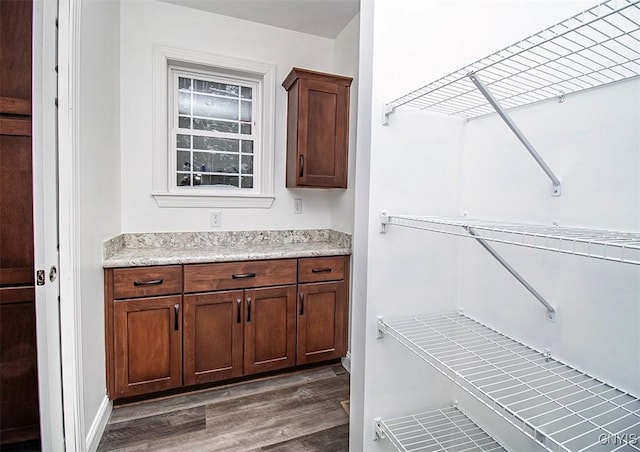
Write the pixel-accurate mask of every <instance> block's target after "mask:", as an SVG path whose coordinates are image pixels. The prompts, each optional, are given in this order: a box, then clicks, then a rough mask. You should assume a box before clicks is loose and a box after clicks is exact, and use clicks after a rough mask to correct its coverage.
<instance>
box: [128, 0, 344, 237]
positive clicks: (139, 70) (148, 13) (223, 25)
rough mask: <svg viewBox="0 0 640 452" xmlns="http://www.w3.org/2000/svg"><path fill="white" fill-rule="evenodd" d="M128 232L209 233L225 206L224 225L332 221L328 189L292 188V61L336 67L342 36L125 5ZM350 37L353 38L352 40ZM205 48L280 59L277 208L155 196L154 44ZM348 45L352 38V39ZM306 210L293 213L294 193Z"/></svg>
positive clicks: (167, 7) (324, 224)
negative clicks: (162, 202) (288, 172)
mask: <svg viewBox="0 0 640 452" xmlns="http://www.w3.org/2000/svg"><path fill="white" fill-rule="evenodd" d="M120 38H121V41H120V46H121V71H120V78H121V105H122V108H121V125H122V231H123V232H155V231H201V230H208V229H210V226H209V223H210V219H209V213H210V212H211V211H212V210H216V211H221V212H222V227H221V228H220V229H221V230H237V229H241V230H251V229H308V228H328V227H330V226H331V205H330V194H329V192H328V191H327V190H313V189H304V190H303V189H296V190H288V189H286V188H285V156H286V136H285V134H286V122H285V121H286V101H287V98H286V91H285V90H284V88H282V87H281V86H280V83H281V82H282V80H284V78H285V77H286V76H287V74H288V73H289V71H290V70H291V68H292V67H294V66H297V67H302V68H306V69H313V70H318V71H324V72H333V71H334V64H335V61H334V41H333V40H332V39H326V38H320V37H317V36H312V35H308V34H304V33H298V32H293V31H289V30H285V29H281V28H276V27H271V26H267V25H262V24H257V23H252V22H247V21H244V20H240V19H235V18H230V17H226V16H221V15H217V14H211V13H206V12H202V11H196V10H192V9H188V8H184V7H180V6H176V5H172V4H167V3H161V2H157V1H153V0H143V1H124V2H123V3H122V8H121V34H120ZM347 39H348V38H345V41H346V40H347ZM154 43H161V44H164V45H168V46H173V47H178V48H184V49H192V50H199V51H204V52H208V53H217V54H222V55H230V56H234V57H238V58H244V59H249V60H255V61H262V62H266V63H271V64H275V65H277V75H276V82H277V83H278V85H277V86H276V111H275V114H276V133H275V196H276V200H275V202H274V204H273V206H272V207H271V209H218V208H216V209H208V208H159V207H158V206H157V205H156V203H155V201H154V200H153V198H152V197H151V142H152V129H151V116H152V115H151V112H152V86H151V81H152V73H151V69H152V45H153V44H154ZM345 48H346V44H345ZM294 198H302V199H303V213H302V214H301V215H294V214H293V199H294Z"/></svg>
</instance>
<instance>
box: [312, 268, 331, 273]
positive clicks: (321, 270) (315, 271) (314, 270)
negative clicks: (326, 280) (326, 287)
mask: <svg viewBox="0 0 640 452" xmlns="http://www.w3.org/2000/svg"><path fill="white" fill-rule="evenodd" d="M331 270H333V269H332V268H331V267H327V268H314V269H312V270H311V273H331Z"/></svg>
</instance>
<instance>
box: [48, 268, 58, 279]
mask: <svg viewBox="0 0 640 452" xmlns="http://www.w3.org/2000/svg"><path fill="white" fill-rule="evenodd" d="M57 276H58V269H57V268H56V266H55V265H52V266H51V269H50V270H49V281H51V282H54V281H55V280H56V277H57Z"/></svg>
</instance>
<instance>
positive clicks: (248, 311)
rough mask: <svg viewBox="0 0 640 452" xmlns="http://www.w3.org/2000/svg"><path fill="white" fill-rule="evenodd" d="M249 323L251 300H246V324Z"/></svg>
mask: <svg viewBox="0 0 640 452" xmlns="http://www.w3.org/2000/svg"><path fill="white" fill-rule="evenodd" d="M249 322H251V298H247V323H249Z"/></svg>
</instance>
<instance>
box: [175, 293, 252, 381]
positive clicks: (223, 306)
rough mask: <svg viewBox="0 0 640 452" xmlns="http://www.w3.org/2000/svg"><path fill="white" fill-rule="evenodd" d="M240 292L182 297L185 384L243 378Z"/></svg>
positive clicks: (242, 316)
mask: <svg viewBox="0 0 640 452" xmlns="http://www.w3.org/2000/svg"><path fill="white" fill-rule="evenodd" d="M242 301H243V292H242V290H236V291H233V292H216V293H209V294H202V295H185V297H184V384H185V385H192V384H200V383H208V382H211V381H218V380H224V379H227V378H234V377H239V376H241V375H242V340H243V337H242V336H243V325H244V320H243V319H244V315H243V312H244V309H243V302H242Z"/></svg>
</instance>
